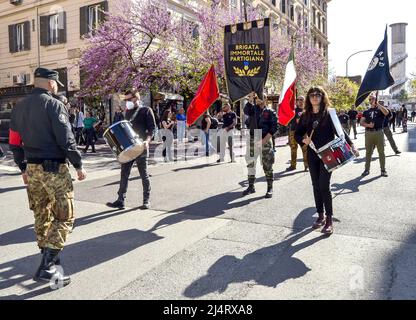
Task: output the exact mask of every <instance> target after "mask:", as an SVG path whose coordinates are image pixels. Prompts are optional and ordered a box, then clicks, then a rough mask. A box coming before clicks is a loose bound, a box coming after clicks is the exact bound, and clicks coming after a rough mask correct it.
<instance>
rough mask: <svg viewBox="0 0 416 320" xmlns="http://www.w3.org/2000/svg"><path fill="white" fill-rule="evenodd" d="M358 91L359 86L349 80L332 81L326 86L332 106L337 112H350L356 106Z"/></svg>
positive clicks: (338, 79)
mask: <svg viewBox="0 0 416 320" xmlns="http://www.w3.org/2000/svg"><path fill="white" fill-rule="evenodd" d="M358 89H359V87H358V85H357V84H356V83H355V82H352V81H351V80H349V79H347V78H337V79H332V80H331V81H329V83H328V84H327V85H326V90H327V92H328V95H329V99H330V100H331V105H332V107H334V108H335V109H337V111H339V110H341V109H344V110H349V109H350V108H351V106H353V105H354V103H355V98H356V97H357V93H358Z"/></svg>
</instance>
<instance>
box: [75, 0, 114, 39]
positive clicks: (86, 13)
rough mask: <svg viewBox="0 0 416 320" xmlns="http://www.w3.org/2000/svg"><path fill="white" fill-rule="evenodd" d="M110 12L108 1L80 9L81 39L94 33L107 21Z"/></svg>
mask: <svg viewBox="0 0 416 320" xmlns="http://www.w3.org/2000/svg"><path fill="white" fill-rule="evenodd" d="M106 12H108V1H103V2H99V3H96V4H93V5H90V6H85V7H81V8H80V33H81V37H82V36H84V35H86V34H88V33H91V32H94V30H97V28H98V27H99V26H100V24H101V23H102V22H103V21H105V18H106V15H105V13H106Z"/></svg>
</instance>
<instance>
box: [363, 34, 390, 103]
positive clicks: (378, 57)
mask: <svg viewBox="0 0 416 320" xmlns="http://www.w3.org/2000/svg"><path fill="white" fill-rule="evenodd" d="M392 84H394V79H393V77H392V76H391V74H390V63H389V55H388V49H387V27H386V31H385V32H384V40H383V42H382V43H381V44H380V46H379V47H378V49H377V51H376V54H375V55H374V57H373V59H372V60H371V62H370V65H369V66H368V70H367V73H366V74H365V77H364V80H363V82H362V84H361V87H360V90H358V94H357V98H356V99H355V106H356V107H358V106H359V105H360V104H361V103H362V102H363V101H364V100H365V99H366V98H367V97H368V96H369V94H370V93H371V92H372V91H377V90H385V89H387V88H388V87H390V86H391V85H392Z"/></svg>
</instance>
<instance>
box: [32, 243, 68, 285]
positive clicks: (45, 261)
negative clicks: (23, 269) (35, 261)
mask: <svg viewBox="0 0 416 320" xmlns="http://www.w3.org/2000/svg"><path fill="white" fill-rule="evenodd" d="M59 252H60V250H56V249H51V248H44V249H43V256H42V261H41V263H40V266H39V268H38V270H37V271H36V274H35V276H34V277H33V280H35V281H38V282H51V281H52V282H54V284H55V285H57V288H58V287H60V286H61V285H62V286H66V285H68V284H70V283H71V278H70V277H68V276H64V275H63V274H62V273H61V271H62V268H57V264H55V262H54V261H58V260H59V257H58V255H59Z"/></svg>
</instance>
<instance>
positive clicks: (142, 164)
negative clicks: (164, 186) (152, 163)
mask: <svg viewBox="0 0 416 320" xmlns="http://www.w3.org/2000/svg"><path fill="white" fill-rule="evenodd" d="M144 153H146V151H145V152H144ZM135 162H136V164H137V168H138V169H139V174H140V178H141V179H142V185H143V200H149V197H150V190H151V188H150V179H149V173H148V171H147V155H146V154H145V155H141V156H139V157H137V158H136V159H135V160H133V161H130V162H127V163H123V164H122V165H121V177H120V188H119V189H118V199H119V200H123V201H124V199H125V198H126V193H127V186H128V183H129V177H130V172H131V168H132V167H133V164H134V163H135Z"/></svg>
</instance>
